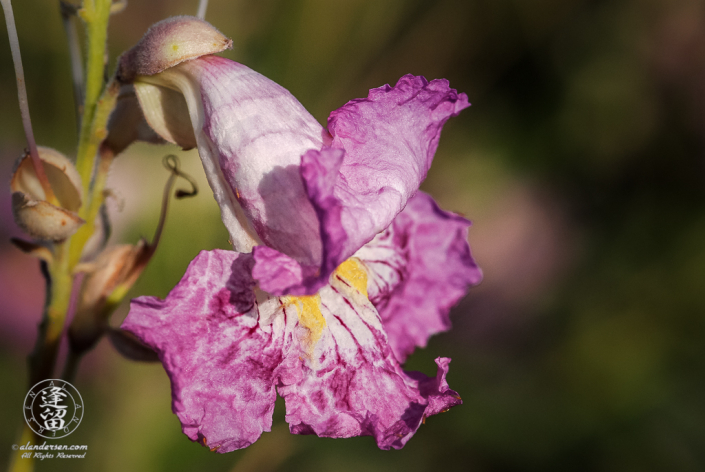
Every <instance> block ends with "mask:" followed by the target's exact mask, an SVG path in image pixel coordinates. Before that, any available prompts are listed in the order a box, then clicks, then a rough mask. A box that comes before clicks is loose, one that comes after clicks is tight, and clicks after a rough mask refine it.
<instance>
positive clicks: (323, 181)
mask: <svg viewBox="0 0 705 472" xmlns="http://www.w3.org/2000/svg"><path fill="white" fill-rule="evenodd" d="M135 90H136V92H137V95H138V97H139V99H140V103H141V104H142V106H143V108H144V109H145V116H146V117H147V120H148V122H149V123H150V125H152V126H153V128H154V129H155V130H156V131H157V132H159V133H160V134H161V135H162V137H164V138H165V139H171V140H172V141H174V142H177V143H178V144H182V145H184V146H187V145H189V144H190V143H191V141H189V138H191V136H195V140H196V143H197V144H198V149H199V153H200V155H201V159H202V160H203V164H204V168H205V169H206V174H207V175H208V178H209V182H210V184H211V187H212V188H213V190H214V194H215V196H216V199H217V200H218V203H219V204H220V206H221V209H222V215H223V221H224V223H225V225H226V226H227V227H228V230H229V231H230V235H231V238H232V242H233V245H234V247H235V249H236V250H238V251H243V252H247V251H250V250H251V249H252V248H253V247H254V246H257V245H261V244H264V245H265V246H266V247H260V248H257V249H256V250H255V261H256V262H255V268H254V271H253V275H254V277H255V278H256V279H257V280H258V281H259V283H260V286H261V287H262V288H263V289H264V290H267V291H268V292H270V293H273V294H277V295H281V294H286V293H289V294H311V293H315V292H316V291H317V289H318V288H320V287H321V286H322V285H323V284H325V283H326V281H327V279H328V276H329V275H330V274H331V273H332V272H333V270H335V268H336V267H337V266H338V265H339V264H340V263H341V262H343V261H344V260H345V259H347V258H348V257H350V256H351V255H352V254H354V253H355V251H357V250H358V249H359V248H360V247H361V246H362V245H363V244H365V243H366V242H368V241H370V240H371V239H372V238H374V236H375V235H376V234H377V233H379V232H380V231H382V230H384V229H385V228H386V227H387V226H389V224H390V223H391V222H392V220H393V219H394V217H395V216H396V215H397V214H398V213H399V212H400V211H401V210H402V209H403V208H404V206H405V205H406V202H407V200H408V199H409V198H410V197H411V196H412V195H413V194H414V193H415V192H416V190H417V189H418V186H419V184H420V182H421V181H422V180H423V179H424V178H425V177H426V173H427V171H428V169H429V167H430V165H431V161H432V160H433V155H434V153H435V150H436V147H437V145H438V139H439V136H440V131H441V128H442V126H443V124H444V123H445V121H446V120H447V119H448V118H449V117H450V116H453V115H456V114H458V113H459V112H460V111H461V110H462V109H463V108H465V107H467V106H468V102H467V97H466V96H465V95H464V94H458V93H457V92H456V91H455V90H454V89H451V88H450V87H449V86H448V82H447V81H445V80H434V81H432V82H428V81H426V79H424V78H423V77H414V76H411V75H407V76H405V77H402V78H401V79H400V80H399V82H398V83H397V84H396V86H394V87H390V86H388V85H386V86H384V87H380V88H378V89H373V90H371V91H370V93H369V95H368V97H367V98H366V99H358V100H353V101H351V102H348V103H347V104H346V105H345V106H344V107H342V108H340V109H338V110H336V111H334V112H333V113H332V114H331V116H330V118H329V120H328V126H329V130H330V133H328V131H326V130H325V129H324V128H323V127H321V126H320V125H319V124H318V123H317V122H316V120H315V119H314V118H313V117H312V116H311V115H310V114H309V113H308V112H307V111H306V110H305V109H304V108H303V106H302V105H301V104H300V103H299V102H298V101H297V100H296V99H295V98H294V97H293V96H292V95H291V94H290V93H289V92H288V91H286V90H285V89H284V88H282V87H281V86H279V85H277V84H276V83H274V82H272V81H271V80H269V79H267V78H266V77H264V76H262V75H260V74H258V73H256V72H254V71H252V70H250V69H248V68H247V67H245V66H243V65H241V64H238V63H235V62H232V61H229V60H227V59H223V58H219V57H214V56H204V57H200V58H197V59H194V60H191V61H188V62H184V63H182V64H179V65H177V66H175V67H172V68H170V69H167V70H166V71H164V72H162V73H160V74H156V75H153V76H140V77H137V79H136V81H135ZM172 91H178V92H179V93H178V94H174V93H173V92H172ZM155 97H156V98H155ZM182 97H183V99H185V105H186V108H187V109H188V113H189V115H190V121H191V125H192V126H193V130H194V133H193V135H191V134H190V133H188V134H189V136H186V134H187V133H180V134H179V133H174V130H178V129H180V128H181V123H182V121H183V120H182V119H175V117H174V116H175V115H179V116H182V114H178V113H172V114H169V113H165V112H164V110H177V109H179V107H180V105H178V104H176V102H177V101H178V100H181V98H182ZM162 102H163V103H162ZM160 103H162V105H159V104H160ZM165 103H169V104H170V105H168V106H165V105H164V104H165ZM154 114H157V115H158V116H157V117H152V118H150V116H152V115H154ZM170 115H172V116H170ZM160 130H161V131H160ZM179 136H183V141H181V140H180V139H181V138H179ZM191 139H192V138H191Z"/></svg>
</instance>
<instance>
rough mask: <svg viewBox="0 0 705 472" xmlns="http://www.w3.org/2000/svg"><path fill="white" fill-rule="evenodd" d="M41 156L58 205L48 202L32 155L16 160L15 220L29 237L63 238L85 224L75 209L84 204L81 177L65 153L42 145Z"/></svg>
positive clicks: (13, 196) (58, 239)
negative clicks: (33, 163) (82, 202)
mask: <svg viewBox="0 0 705 472" xmlns="http://www.w3.org/2000/svg"><path fill="white" fill-rule="evenodd" d="M38 151H39V158H40V159H41V160H42V162H43V163H44V171H45V172H46V175H47V179H48V180H49V183H50V184H51V188H52V190H53V192H54V195H55V196H56V199H57V200H58V203H59V206H56V205H52V204H51V203H49V202H47V201H46V194H45V192H44V189H43V187H42V184H41V182H40V180H39V178H38V177H37V174H36V173H35V171H34V166H33V165H32V159H31V157H30V156H29V154H26V155H25V156H23V157H22V158H21V159H20V160H19V161H18V163H17V166H16V169H15V172H14V174H13V176H12V180H11V181H10V188H11V190H12V211H13V213H14V216H15V221H16V222H17V224H18V226H20V228H22V229H23V230H24V231H25V232H26V233H27V234H29V235H30V236H32V237H34V238H37V239H41V240H48V241H61V240H63V239H66V238H67V237H69V236H71V235H72V234H73V233H75V232H76V231H77V230H78V228H79V227H80V226H81V225H82V224H83V223H85V221H84V220H83V219H82V218H80V217H79V216H78V215H77V214H76V212H77V211H78V209H79V208H80V207H81V197H82V195H81V178H80V176H79V175H78V171H76V168H75V167H74V165H73V163H72V162H71V161H70V160H69V159H68V158H66V157H65V156H64V155H63V154H61V153H60V152H58V151H55V150H53V149H50V148H45V147H39V148H38Z"/></svg>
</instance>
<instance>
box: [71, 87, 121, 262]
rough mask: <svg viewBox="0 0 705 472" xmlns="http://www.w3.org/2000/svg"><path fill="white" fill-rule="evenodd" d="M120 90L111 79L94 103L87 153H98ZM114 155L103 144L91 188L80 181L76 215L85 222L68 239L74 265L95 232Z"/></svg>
mask: <svg viewBox="0 0 705 472" xmlns="http://www.w3.org/2000/svg"><path fill="white" fill-rule="evenodd" d="M119 92H120V87H119V86H118V84H117V83H116V82H111V83H109V84H108V87H107V88H106V89H105V92H104V93H103V96H102V97H101V98H100V100H99V101H98V103H97V106H96V112H95V114H94V120H93V126H92V127H91V134H90V136H89V139H88V141H87V143H86V146H87V150H88V151H87V152H89V153H90V154H91V155H92V156H96V155H97V154H98V149H99V147H100V143H101V142H102V141H103V139H105V136H106V134H107V126H108V119H109V118H110V113H112V111H113V108H115V103H116V102H117V97H118V94H119ZM85 116H86V115H84V118H85ZM79 155H80V154H79ZM113 157H114V156H113V154H112V152H111V151H110V150H108V149H107V148H105V147H103V148H102V149H101V151H100V164H99V166H98V169H97V171H96V175H95V181H94V182H93V186H92V187H90V183H89V186H88V188H89V189H86V182H85V181H83V184H84V190H85V193H84V195H85V196H86V201H85V202H84V203H83V206H81V210H80V211H79V216H81V218H83V219H84V220H85V221H86V224H84V225H83V226H81V227H80V228H79V229H78V231H77V232H76V234H75V235H74V236H73V237H72V238H71V259H70V264H71V267H74V266H75V265H76V264H77V263H78V261H79V259H80V258H81V252H82V251H83V247H84V246H85V245H86V242H87V241H88V239H89V238H90V237H91V236H92V235H93V232H94V231H95V220H96V217H97V216H98V213H99V212H100V206H101V205H102V204H103V199H104V197H103V193H104V190H105V184H106V182H107V179H108V171H109V170H110V164H111V163H112V162H113ZM94 165H95V164H94V163H93V162H92V163H91V171H92V167H93V166H94Z"/></svg>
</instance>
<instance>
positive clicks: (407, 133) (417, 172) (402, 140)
mask: <svg viewBox="0 0 705 472" xmlns="http://www.w3.org/2000/svg"><path fill="white" fill-rule="evenodd" d="M468 106H469V104H468V101H467V96H466V95H465V94H458V93H457V91H456V90H454V89H451V88H450V87H449V86H448V81H446V80H434V81H432V82H430V83H429V82H428V81H426V79H424V78H423V77H414V76H412V75H406V76H404V77H402V78H401V79H399V81H398V82H397V85H396V86H394V87H390V86H388V85H386V86H384V87H380V88H377V89H373V90H370V93H369V95H368V97H367V98H366V99H357V100H352V101H350V102H348V103H347V104H346V105H345V106H343V107H342V108H340V109H338V110H336V111H334V112H333V113H332V114H331V116H330V118H329V119H328V127H329V131H330V133H331V135H332V137H333V140H332V143H331V145H330V146H331V147H326V148H323V149H321V150H320V151H319V150H316V149H313V150H310V151H308V152H306V153H305V154H303V156H302V160H301V175H302V177H303V180H304V184H305V187H306V192H307V194H308V197H309V199H310V200H311V202H312V204H313V207H314V209H315V213H316V215H317V217H318V220H319V223H320V240H321V241H322V244H323V247H322V256H321V257H322V260H321V262H320V265H319V267H318V270H313V271H312V270H310V269H302V270H301V271H300V272H299V274H301V277H299V278H297V277H296V276H291V277H289V286H288V287H287V286H285V285H286V284H283V283H282V279H278V280H277V283H273V282H270V279H269V278H267V277H261V274H262V271H261V270H260V269H259V267H258V266H259V265H260V264H270V263H271V259H272V258H271V257H268V258H267V260H266V261H265V260H261V259H260V257H259V254H257V252H255V261H256V262H255V272H254V277H255V278H256V279H258V281H259V282H260V285H261V286H262V288H263V289H264V290H267V291H269V292H271V293H274V294H277V295H281V294H285V293H293V294H311V293H315V291H316V290H317V289H318V288H319V287H320V286H322V285H323V284H324V283H326V281H327V278H328V275H329V274H330V273H331V272H332V271H333V270H334V269H335V267H337V266H338V265H339V264H340V263H341V262H343V261H344V260H345V259H347V258H348V257H350V256H351V255H352V254H354V253H355V251H357V250H358V249H359V248H360V247H362V245H364V244H365V243H367V242H369V241H370V240H371V239H372V238H374V236H375V235H376V234H377V233H379V232H380V231H383V230H384V229H386V228H387V227H388V226H389V224H390V223H391V222H392V221H393V219H394V218H395V217H396V215H397V214H398V213H399V212H400V211H401V210H402V209H403V208H404V206H405V205H406V202H407V201H408V199H409V198H410V197H411V196H412V195H413V194H414V193H415V192H416V190H417V189H418V187H419V184H420V183H421V181H422V180H423V179H424V178H425V177H426V173H427V172H428V169H429V167H430V166H431V162H432V160H433V156H434V154H435V152H436V148H437V146H438V140H439V138H440V133H441V129H442V127H443V124H444V123H445V122H446V121H447V120H448V118H450V117H451V116H455V115H457V114H458V113H459V112H460V111H461V110H463V109H464V108H466V107H468ZM275 249H276V248H275ZM283 261H286V264H287V265H288V264H289V261H288V260H286V259H282V262H283ZM290 273H291V271H290ZM307 273H313V275H312V276H308V277H307V276H306V274H307Z"/></svg>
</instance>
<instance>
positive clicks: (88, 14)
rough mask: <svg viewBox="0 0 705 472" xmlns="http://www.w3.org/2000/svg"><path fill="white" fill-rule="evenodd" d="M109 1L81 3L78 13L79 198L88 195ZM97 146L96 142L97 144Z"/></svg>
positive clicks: (93, 157) (77, 165)
mask: <svg viewBox="0 0 705 472" xmlns="http://www.w3.org/2000/svg"><path fill="white" fill-rule="evenodd" d="M111 4H112V0H84V2H83V8H81V9H80V10H79V12H78V14H79V16H80V17H81V18H82V19H83V21H84V23H85V26H86V37H87V39H88V50H87V51H86V93H85V96H84V102H83V120H82V122H81V132H80V134H79V140H78V152H77V155H76V168H77V169H78V173H79V175H80V176H81V182H82V183H83V191H84V192H83V194H84V195H88V191H89V189H90V182H91V176H92V174H93V167H94V163H95V157H96V152H97V144H95V136H94V133H93V131H94V126H93V125H94V119H95V117H96V109H97V106H98V99H99V98H100V94H101V92H102V90H103V83H104V81H103V73H104V70H105V45H106V42H107V39H108V19H109V18H110V7H111ZM98 142H100V141H98Z"/></svg>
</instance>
